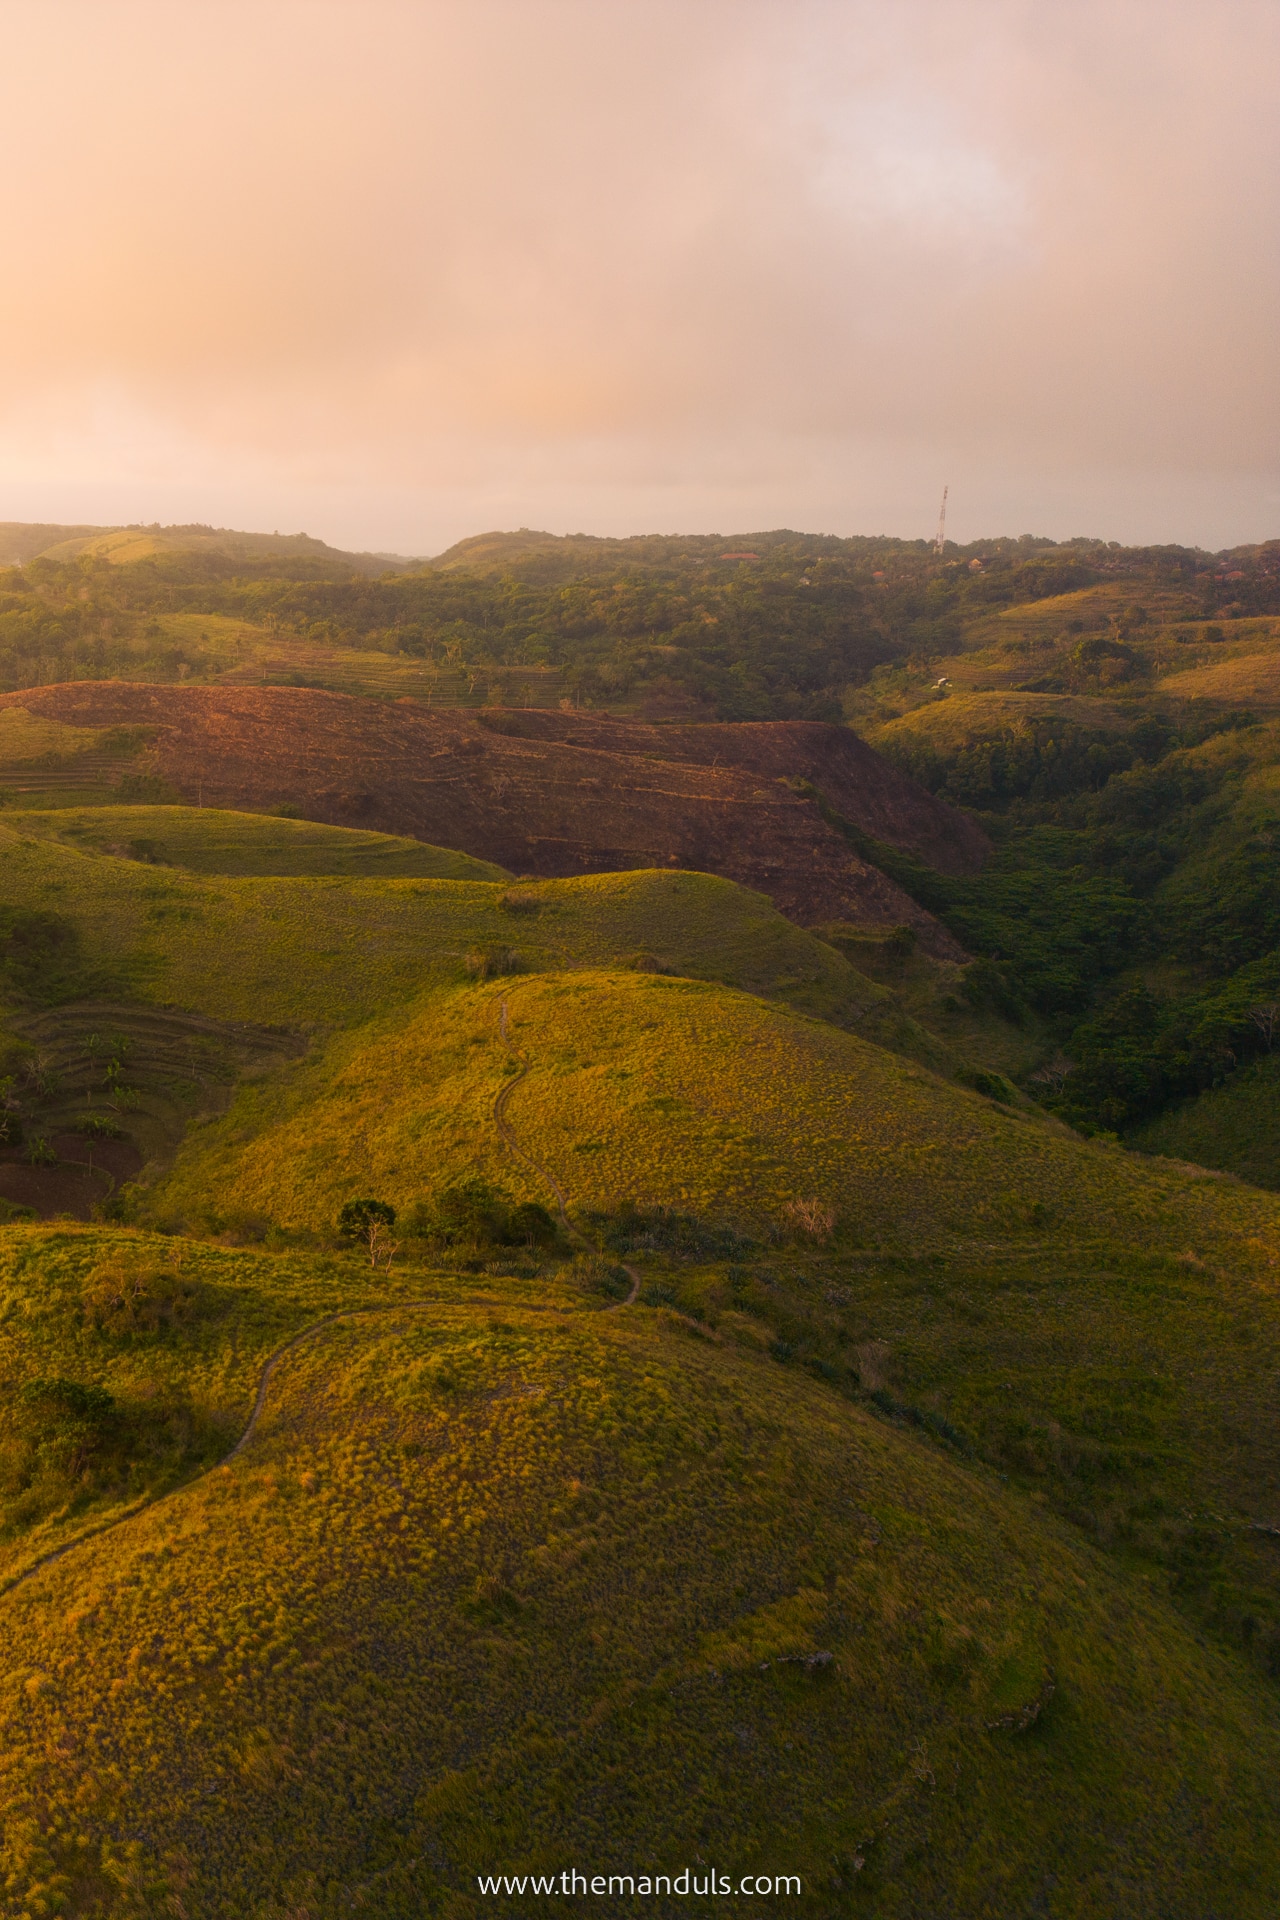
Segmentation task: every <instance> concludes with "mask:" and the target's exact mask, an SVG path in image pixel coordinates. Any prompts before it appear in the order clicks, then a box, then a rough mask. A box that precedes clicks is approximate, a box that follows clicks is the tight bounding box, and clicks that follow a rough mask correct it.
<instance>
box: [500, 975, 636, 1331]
mask: <svg viewBox="0 0 1280 1920" xmlns="http://www.w3.org/2000/svg"><path fill="white" fill-rule="evenodd" d="M498 1032H499V1033H500V1034H501V1035H502V1038H503V1040H504V1042H505V1043H506V1046H507V1050H508V1052H509V1053H510V1054H511V1057H512V1059H513V1060H518V1061H519V1062H520V1071H519V1072H518V1073H516V1074H513V1075H512V1077H511V1078H510V1079H509V1080H508V1081H506V1082H505V1084H504V1085H503V1086H502V1087H501V1088H500V1089H499V1091H498V1094H497V1097H496V1098H495V1100H494V1103H493V1124H494V1126H495V1127H496V1128H497V1129H498V1132H499V1133H500V1134H501V1136H502V1138H503V1140H504V1141H505V1143H506V1145H507V1146H508V1147H510V1149H511V1151H512V1153H514V1154H515V1155H516V1157H517V1159H520V1160H523V1161H524V1163H525V1165H526V1166H527V1167H532V1168H533V1170H534V1172H535V1173H536V1174H537V1175H538V1178H539V1179H540V1180H545V1181H546V1183H547V1185H548V1186H549V1187H550V1189H551V1191H552V1193H554V1195H555V1197H556V1211H557V1213H558V1214H559V1215H560V1224H561V1226H562V1227H563V1228H564V1230H565V1232H566V1233H567V1234H568V1236H569V1238H570V1239H571V1240H576V1241H577V1242H578V1244H579V1245H580V1246H583V1247H586V1248H587V1249H588V1250H589V1251H590V1252H591V1253H601V1252H603V1249H602V1248H601V1247H598V1246H597V1245H596V1244H595V1242H594V1241H593V1240H589V1239H588V1238H587V1236H586V1234H585V1233H583V1232H582V1231H581V1230H580V1229H579V1228H578V1227H575V1226H574V1224H573V1222H572V1220H570V1218H569V1214H568V1210H567V1209H568V1199H567V1196H566V1194H565V1190H564V1188H563V1187H562V1186H561V1185H560V1182H559V1181H558V1180H557V1179H556V1177H555V1175H554V1173H552V1171H551V1169H550V1168H549V1167H544V1166H543V1165H542V1162H541V1161H540V1160H535V1159H534V1157H533V1155H532V1154H531V1153H528V1152H526V1150H525V1149H524V1148H523V1147H522V1146H521V1145H520V1142H519V1141H518V1140H517V1139H516V1136H515V1134H514V1133H513V1131H512V1128H511V1122H510V1121H509V1120H508V1119H507V1102H508V1100H509V1099H510V1098H511V1096H512V1094H513V1093H514V1092H515V1090H516V1088H517V1087H518V1086H519V1085H520V1082H521V1081H522V1080H523V1079H524V1077H525V1075H526V1073H528V1071H529V1067H530V1064H531V1063H530V1062H529V1061H528V1060H526V1059H525V1057H524V1055H523V1054H522V1053H521V1051H520V1049H519V1047H518V1046H517V1045H516V1043H515V1041H514V1040H513V1039H512V1038H511V1026H510V1022H509V1019H508V1015H507V1003H506V1001H505V1000H502V1001H500V1002H499V1003H498ZM618 1265H619V1266H620V1267H621V1268H622V1271H623V1272H624V1273H625V1274H626V1275H627V1276H628V1277H629V1279H630V1281H631V1291H630V1293H629V1294H628V1295H627V1297H626V1299H625V1300H611V1301H610V1302H609V1305H608V1306H607V1307H605V1308H604V1309H603V1311H604V1312H605V1313H612V1312H613V1310H614V1308H615V1307H629V1306H631V1305H632V1304H633V1303H634V1301H635V1299H636V1297H637V1295H638V1294H639V1292H640V1274H639V1272H638V1270H637V1269H636V1268H635V1267H629V1266H628V1265H627V1264H626V1262H625V1261H624V1260H620V1261H619V1262H618Z"/></svg>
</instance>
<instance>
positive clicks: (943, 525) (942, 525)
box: [933, 486, 951, 558]
mask: <svg viewBox="0 0 1280 1920" xmlns="http://www.w3.org/2000/svg"><path fill="white" fill-rule="evenodd" d="M950 491H951V488H950V487H949V486H946V487H944V488H943V489H942V506H941V507H940V509H939V511H938V537H937V539H936V540H935V541H934V543H933V550H934V552H935V553H936V554H937V555H938V557H939V558H941V556H942V552H943V549H944V548H945V547H946V544H947V495H948V494H949V493H950Z"/></svg>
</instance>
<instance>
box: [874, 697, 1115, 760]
mask: <svg viewBox="0 0 1280 1920" xmlns="http://www.w3.org/2000/svg"><path fill="white" fill-rule="evenodd" d="M1032 720H1058V721H1063V720H1065V721H1068V722H1070V723H1071V724H1072V725H1073V726H1078V727H1097V728H1103V729H1107V730H1111V729H1118V728H1123V727H1126V726H1129V725H1131V724H1132V721H1133V715H1132V713H1129V712H1126V711H1125V709H1124V708H1122V707H1119V706H1117V705H1116V704H1115V703H1114V702H1113V701H1109V700H1099V699H1092V698H1090V697H1088V696H1087V695H1084V694H1072V693H1018V692H1012V691H1009V690H1008V689H1003V690H994V691H990V692H974V691H972V690H970V689H965V690H962V691H958V692H954V693H947V694H945V695H944V696H935V697H934V698H932V699H930V700H928V701H926V702H925V703H924V704H923V705H921V706H918V707H913V708H912V709H911V710H910V712H908V713H904V714H902V715H901V716H900V717H899V718H898V719H896V720H890V721H887V722H886V723H885V724H884V725H883V726H879V727H873V728H871V729H869V730H868V731H867V732H866V734H865V736H864V737H865V738H866V740H867V741H868V742H869V743H870V745H872V746H873V747H875V748H877V749H878V750H879V749H882V748H884V747H886V746H892V745H893V744H894V743H895V742H898V741H901V742H902V743H903V744H904V745H912V746H915V745H917V744H927V745H929V746H932V747H936V748H937V749H938V750H939V751H940V752H943V753H954V752H955V751H956V750H957V749H958V748H960V747H965V746H972V745H975V744H976V743H977V742H979V741H982V740H989V739H994V738H997V737H998V736H1000V735H1001V734H1005V733H1009V732H1012V731H1016V730H1017V729H1018V728H1020V727H1024V726H1026V725H1027V723H1028V722H1029V721H1032Z"/></svg>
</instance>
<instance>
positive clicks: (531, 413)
mask: <svg viewBox="0 0 1280 1920" xmlns="http://www.w3.org/2000/svg"><path fill="white" fill-rule="evenodd" d="M0 27H2V28H3V39H2V41H0V180H2V181H3V186H2V187H0V209H2V211H0V240H2V245H0V260H2V261H3V268H2V271H3V295H2V297H0V518H13V519H24V520H35V519H41V520H45V519H50V520H59V521H80V520H87V521H94V522H114V521H130V520H146V521H151V520H156V519H158V520H162V521H173V520H201V521H211V522H214V523H215V524H221V525H230V526H249V527H260V528H266V529H267V530H268V531H270V530H271V529H272V528H276V527H278V528H279V529H280V530H281V531H282V532H285V531H287V532H296V531H298V530H299V529H301V528H305V529H306V530H307V531H308V532H310V533H314V534H319V535H321V536H323V537H324V538H326V539H329V540H332V541H334V542H336V543H338V544H340V545H344V546H361V547H372V548H376V549H389V550H396V551H400V552H407V553H431V552H435V551H438V550H439V549H440V548H442V547H443V546H445V545H446V544H448V542H450V541H451V540H453V539H455V538H457V537H459V536H460V535H462V534H465V533H471V532H477V531H480V530H482V529H484V528H489V527H497V526H519V525H530V526H541V527H549V528H552V529H554V530H556V531H561V532H563V531H572V530H577V529H582V530H586V531H589V532H631V531H641V530H662V531H674V530H698V529H701V530H719V531H724V532H729V531H733V530H746V529H750V528H763V527H772V526H793V527H802V528H807V529H815V530H825V531H830V532H836V533H853V532H857V533H875V532H890V533H900V534H906V535H910V536H916V535H920V534H926V533H931V532H932V530H933V526H934V524H935V522H936V516H937V507H938V496H939V494H940V492H941V489H942V485H943V483H944V481H945V482H948V483H949V484H950V487H951V502H950V507H949V520H948V527H949V531H951V532H952V533H953V534H954V536H955V537H956V538H957V539H960V540H965V539H973V538H976V537H978V536H980V535H985V534H992V533H997V532H1004V533H1015V534H1016V533H1022V532H1036V533H1048V534H1052V535H1055V536H1057V537H1066V536H1069V535H1071V534H1076V533H1091V534H1101V535H1103V536H1105V537H1108V538H1114V539H1121V540H1177V541H1188V542H1192V541H1194V542H1200V543H1202V544H1206V545H1211V546H1219V545H1224V544H1227V543H1229V542H1235V541H1242V540H1257V539H1263V538H1267V537H1272V536H1275V535H1277V534H1280V453H1278V452H1277V445H1278V442H1277V426H1278V424H1280V421H1278V417H1277V416H1278V414H1280V408H1278V407H1277V392H1278V387H1280V353H1278V352H1277V317H1278V309H1280V301H1278V299H1277V291H1278V289H1277V281H1278V277H1280V258H1278V252H1280V205H1278V204H1277V203H1278V200H1280V170H1278V166H1277V162H1278V160H1280V112H1277V106H1276V99H1277V82H1278V80H1280V0H1218V3H1217V4H1212V5H1211V4H1205V3H1203V0H1159V4H1156V3H1155V0H1151V3H1148V0H973V3H972V4H966V0H876V4H874V5H872V4H863V3H862V0H770V4H757V0H678V3H676V4H668V0H339V3H333V0H253V3H252V4H241V0H208V3H206V0H164V4H159V3H158V0H133V3H130V0H5V4H4V5H3V6H0Z"/></svg>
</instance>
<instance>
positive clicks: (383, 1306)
mask: <svg viewBox="0 0 1280 1920" xmlns="http://www.w3.org/2000/svg"><path fill="white" fill-rule="evenodd" d="M439 1305H440V1302H439V1301H438V1300H386V1301H375V1302H374V1304H373V1305H372V1306H368V1307H344V1308H343V1309H342V1310H341V1311H340V1312H338V1313H327V1314H326V1315H325V1317H324V1319H323V1320H313V1321H312V1322H311V1325H310V1326H308V1327H303V1328H302V1329H301V1330H300V1331H299V1332H298V1333H295V1334H293V1335H292V1336H291V1337H290V1338H289V1339H288V1340H286V1341H284V1343H283V1344H282V1345H281V1346H278V1347H277V1348H276V1349H275V1351H274V1352H273V1353H270V1354H268V1355H267V1359H266V1361H265V1363H264V1365H263V1368H262V1372H261V1374H260V1375H259V1378H258V1393H257V1398H256V1399H255V1400H254V1403H253V1412H252V1413H251V1414H250V1415H249V1423H248V1425H247V1426H246V1427H245V1430H244V1432H243V1433H242V1434H241V1435H240V1438H239V1439H238V1440H237V1441H236V1443H235V1445H234V1447H232V1449H231V1451H230V1453H224V1454H223V1456H222V1458H221V1459H220V1460H215V1461H214V1462H213V1464H212V1466H208V1467H206V1468H205V1470H204V1472H203V1473H198V1474H196V1475H195V1477H194V1478H193V1479H191V1480H184V1481H182V1482H181V1484H180V1485H178V1486H176V1487H169V1488H167V1489H166V1490H165V1492H164V1493H157V1494H155V1495H153V1496H146V1497H144V1498H143V1499H141V1500H135V1501H134V1503H133V1505H132V1506H131V1507H126V1508H125V1509H124V1510H123V1512H121V1513H114V1514H112V1516H111V1518H110V1519H109V1520H103V1521H101V1522H100V1523H99V1525H98V1526H96V1527H88V1528H86V1529H85V1531H84V1532H83V1533H78V1534H76V1536H75V1538H74V1539H73V1540H64V1541H63V1543H62V1545H61V1546H60V1547H51V1548H50V1549H49V1551H48V1553H42V1554H41V1555H40V1558H39V1559H38V1560H33V1561H32V1562H31V1565H30V1566H29V1567H24V1568H23V1569H22V1572H21V1573H15V1574H13V1575H12V1576H11V1577H10V1578H9V1579H8V1580H6V1581H4V1582H3V1584H0V1600H2V1599H4V1597H5V1595H6V1594H10V1593H12V1592H13V1591H14V1589H15V1588H17V1587H20V1586H22V1585H23V1583H24V1582H25V1581H27V1580H30V1578H31V1576H32V1575H33V1574H35V1573H39V1572H40V1571H41V1569H42V1568H43V1567H51V1566H52V1565H53V1563H54V1561H55V1560H61V1559H62V1557H63V1555H64V1554H68V1553H71V1552H72V1551H73V1550H74V1549H75V1548H76V1547H82V1546H85V1545H86V1544H87V1543H88V1541H90V1540H97V1539H100V1538H101V1536H102V1535H103V1534H104V1533H111V1532H113V1531H114V1530H115V1528H116V1527H122V1526H123V1525H124V1524H125V1522H126V1521H127V1520H136V1519H137V1517H138V1515H139V1514H140V1513H147V1512H149V1511H150V1509H151V1508H152V1507H158V1506H160V1505H161V1504H162V1502H163V1501H165V1500H172V1499H173V1497H174V1495H175V1494H179V1493H185V1492H186V1491H187V1489H188V1488H189V1487H194V1486H198V1485H199V1483H200V1481H201V1480H207V1479H208V1477H209V1475H210V1474H211V1473H217V1471H218V1469H219V1468H220V1467H226V1466H229V1465H230V1464H231V1462H232V1461H233V1460H234V1459H235V1458H236V1456H237V1454H240V1453H243V1452H244V1449H245V1448H246V1447H247V1446H248V1444H249V1442H250V1441H251V1440H252V1438H253V1436H254V1432H255V1430H256V1428H257V1425H258V1422H259V1420H260V1419H261V1417H262V1414H263V1411H264V1409H265V1407H266V1404H267V1390H268V1388H269V1387H270V1385H271V1377H272V1375H273V1374H274V1372H275V1370H276V1368H277V1367H278V1366H279V1364H280V1362H281V1361H282V1360H283V1359H284V1357H285V1355H286V1354H288V1353H292V1351H293V1349H294V1348H295V1347H300V1346H301V1345H302V1343H303V1341H304V1340H310V1339H311V1338H312V1337H313V1335H315V1334H317V1333H323V1331H324V1329H325V1328H326V1327H332V1326H336V1325H337V1323H338V1321H339V1320H358V1319H359V1318H360V1317H361V1316H362V1315H363V1314H369V1313H397V1312H399V1313H410V1312H418V1311H420V1310H421V1309H422V1308H423V1307H438V1306H439Z"/></svg>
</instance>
